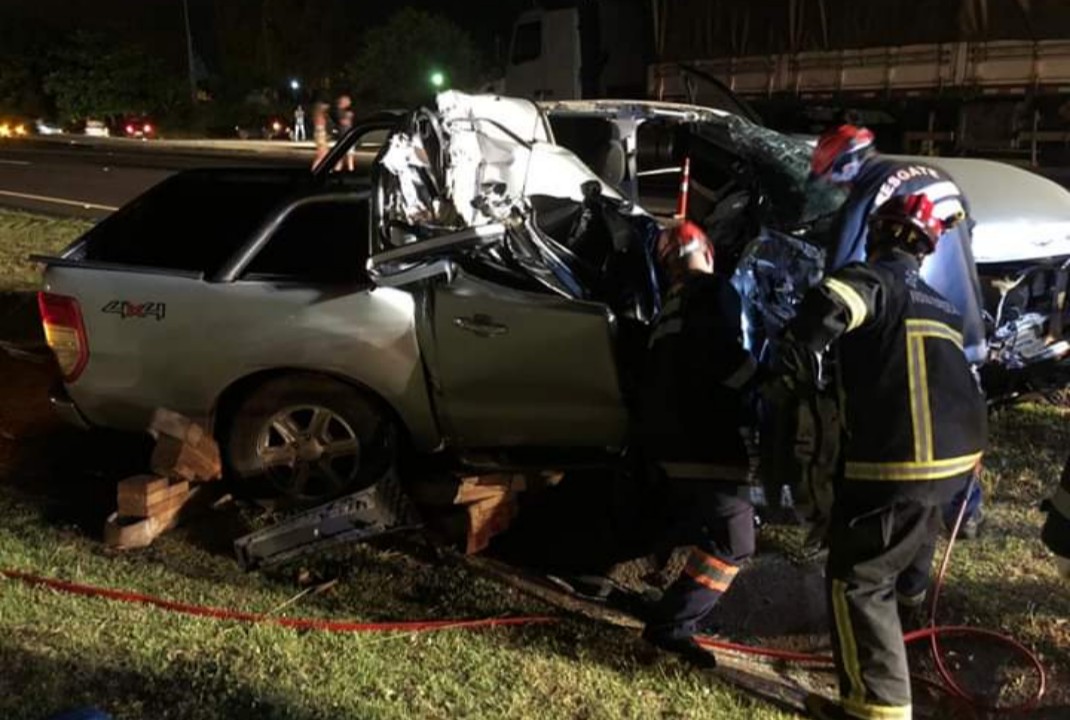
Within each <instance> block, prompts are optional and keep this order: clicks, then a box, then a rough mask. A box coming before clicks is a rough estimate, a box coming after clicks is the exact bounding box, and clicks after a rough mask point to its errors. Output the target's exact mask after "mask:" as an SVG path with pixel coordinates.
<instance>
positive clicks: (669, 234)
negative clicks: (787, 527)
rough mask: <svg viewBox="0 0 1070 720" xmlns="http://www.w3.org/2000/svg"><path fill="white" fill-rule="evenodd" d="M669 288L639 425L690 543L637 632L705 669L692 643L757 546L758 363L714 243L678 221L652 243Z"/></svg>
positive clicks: (679, 540)
mask: <svg viewBox="0 0 1070 720" xmlns="http://www.w3.org/2000/svg"><path fill="white" fill-rule="evenodd" d="M658 260H659V263H660V265H661V267H662V269H663V270H664V273H665V275H666V276H667V280H668V284H669V288H670V289H669V291H668V293H667V296H666V298H665V303H664V307H663V310H662V312H661V315H660V316H659V318H658V320H657V322H656V324H655V326H654V328H653V330H652V333H651V337H650V341H649V351H648V355H647V367H646V374H645V376H644V382H643V385H642V388H641V390H640V407H639V417H638V420H639V425H640V427H639V432H640V438H641V443H642V445H643V447H644V450H645V453H646V456H647V458H648V460H649V461H650V462H651V463H652V465H653V466H654V468H653V469H654V472H656V473H658V474H659V475H660V476H661V478H662V479H663V481H664V482H665V487H666V488H667V490H668V496H669V497H668V499H669V503H670V513H669V514H670V516H671V517H672V520H671V523H670V524H671V527H670V528H669V529H668V531H667V535H671V536H672V537H671V538H667V539H668V540H669V542H670V544H673V545H680V546H683V545H690V546H691V554H690V557H689V558H688V562H687V565H686V567H685V568H684V571H683V572H682V573H681V574H680V576H679V577H678V578H677V579H676V581H675V582H674V583H673V584H672V585H670V586H669V588H668V589H667V590H666V592H665V594H664V595H663V597H662V598H661V600H660V601H659V602H657V603H656V604H655V605H654V607H652V608H650V609H649V610H648V617H647V626H646V630H645V631H644V633H643V637H644V638H645V639H646V640H647V641H649V642H651V643H653V644H655V645H657V646H659V647H661V648H663V649H666V650H669V651H670V652H675V653H679V654H680V655H682V656H684V657H685V658H686V659H688V660H690V661H692V662H694V663H695V664H698V665H701V666H704V667H712V666H714V665H715V664H716V663H715V661H714V658H713V656H712V655H711V654H709V653H707V652H706V651H704V650H702V649H701V648H700V647H699V645H698V644H697V643H696V642H695V640H694V635H695V633H696V630H697V626H698V623H699V621H700V620H701V619H702V618H703V617H704V616H706V615H707V614H708V613H709V612H710V610H712V609H713V607H714V605H715V604H716V603H717V601H718V600H719V599H720V597H721V596H722V595H723V594H724V593H725V592H727V590H728V588H729V586H730V585H731V584H732V581H733V580H734V579H735V577H736V575H737V573H738V572H739V569H740V566H741V564H742V563H743V562H744V561H745V560H747V558H749V557H750V556H751V555H752V554H753V553H754V508H753V506H752V505H751V503H750V501H749V493H747V490H748V487H747V485H746V482H747V474H748V466H749V463H748V454H747V448H746V445H745V443H744V440H743V436H742V434H741V426H742V424H743V419H744V417H745V415H744V403H743V395H742V390H743V388H744V387H745V386H747V385H748V384H749V383H751V382H752V381H753V379H754V375H755V371H756V370H757V363H756V361H755V360H754V358H753V356H751V354H750V353H749V352H747V350H745V349H744V348H743V345H742V332H741V327H740V318H741V313H740V306H741V302H740V298H739V295H738V294H737V293H736V291H735V289H734V288H733V287H732V285H731V283H729V282H728V280H727V279H726V278H724V277H722V276H719V275H714V274H713V245H712V243H711V242H710V240H709V238H708V237H707V236H706V235H705V233H703V231H702V230H701V229H700V228H699V227H698V226H697V225H695V224H693V223H690V222H684V223H682V224H681V225H679V226H678V227H676V228H673V229H671V230H668V231H665V232H664V233H663V234H662V236H661V237H660V238H659V241H658Z"/></svg>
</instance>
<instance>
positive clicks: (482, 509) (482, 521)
mask: <svg viewBox="0 0 1070 720" xmlns="http://www.w3.org/2000/svg"><path fill="white" fill-rule="evenodd" d="M514 517H516V502H515V500H514V498H513V496H512V495H509V494H507V493H501V494H499V495H496V496H493V497H489V498H486V499H484V500H480V501H479V502H474V503H471V504H470V505H469V506H468V539H467V543H466V546H465V554H467V555H474V554H475V553H478V552H480V551H482V550H484V549H485V548H486V547H487V546H488V545H489V544H490V541H491V539H492V538H493V537H494V536H495V535H499V534H501V533H503V532H505V531H506V530H508V529H509V526H510V525H511V524H512V522H513V518H514Z"/></svg>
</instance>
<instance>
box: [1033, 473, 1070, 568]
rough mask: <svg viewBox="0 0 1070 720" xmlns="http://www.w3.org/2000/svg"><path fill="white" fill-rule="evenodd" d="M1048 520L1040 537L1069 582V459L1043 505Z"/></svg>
mask: <svg viewBox="0 0 1070 720" xmlns="http://www.w3.org/2000/svg"><path fill="white" fill-rule="evenodd" d="M1044 509H1045V510H1047V512H1048V519H1047V520H1046V521H1045V522H1044V529H1043V530H1042V531H1041V534H1040V537H1041V539H1042V540H1043V541H1044V544H1045V545H1047V546H1048V549H1049V550H1051V551H1052V552H1053V553H1055V565H1056V568H1057V569H1058V571H1059V574H1060V575H1061V576H1062V577H1063V578H1064V579H1066V580H1070V458H1068V459H1067V461H1066V467H1064V468H1063V477H1062V482H1060V483H1059V489H1058V490H1056V491H1055V495H1053V496H1052V498H1051V499H1050V500H1048V501H1046V502H1045V503H1044Z"/></svg>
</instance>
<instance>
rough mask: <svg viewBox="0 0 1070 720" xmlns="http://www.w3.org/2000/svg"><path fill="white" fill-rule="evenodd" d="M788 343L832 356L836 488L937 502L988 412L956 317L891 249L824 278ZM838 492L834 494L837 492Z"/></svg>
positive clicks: (959, 471)
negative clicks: (840, 435)
mask: <svg viewBox="0 0 1070 720" xmlns="http://www.w3.org/2000/svg"><path fill="white" fill-rule="evenodd" d="M787 339H788V341H789V342H791V343H795V344H796V345H797V346H801V347H802V348H804V349H805V351H807V352H813V353H818V352H822V351H824V350H825V349H826V348H828V347H829V345H830V344H832V343H833V342H835V343H836V344H835V348H834V349H835V352H834V354H833V358H834V363H835V365H836V382H837V384H838V392H839V395H840V405H841V421H842V423H843V427H844V440H843V450H842V455H843V463H844V467H843V478H844V485H843V488H844V490H845V492H846V493H848V494H850V495H855V494H856V489H857V491H858V492H859V493H861V496H862V497H864V498H867V500H868V501H878V502H883V501H886V500H888V499H892V498H895V497H904V496H909V497H913V498H918V499H921V500H926V501H934V502H943V501H945V500H947V499H949V498H950V496H951V495H953V494H954V492H955V491H956V490H958V489H959V487H960V486H959V484H958V483H944V482H941V481H943V480H950V479H960V478H962V477H964V476H965V475H967V474H968V473H969V472H970V471H971V470H972V469H973V468H974V466H976V465H977V463H978V461H979V460H980V458H981V453H982V451H983V450H984V449H985V444H986V441H987V431H988V428H987V409H986V405H985V401H984V397H983V395H982V393H981V390H980V386H979V384H978V382H977V379H976V377H975V375H974V373H973V372H972V370H971V368H970V365H969V363H968V362H967V360H966V357H965V355H964V354H963V349H962V318H961V316H960V315H959V313H958V312H957V310H956V309H955V308H954V307H953V306H952V305H951V304H950V303H949V302H948V301H947V300H945V299H944V298H943V297H941V296H940V294H939V293H937V292H936V291H935V290H933V289H932V288H931V287H929V286H928V285H927V284H926V283H925V281H924V280H922V279H921V278H920V277H919V275H918V263H917V261H915V260H914V258H912V257H910V256H909V255H906V254H905V253H900V252H893V253H890V254H889V255H887V256H885V257H883V258H881V259H879V260H877V261H875V262H872V263H870V264H863V263H853V264H850V265H847V266H846V267H844V268H843V269H842V270H840V271H839V272H836V273H833V274H832V275H829V276H827V277H826V278H825V279H824V280H823V281H822V282H821V283H820V284H819V285H818V286H816V287H815V288H813V289H812V290H811V291H810V292H809V293H807V295H806V297H805V298H804V299H803V302H802V303H801V305H800V307H799V312H798V314H797V315H796V317H795V318H794V319H793V320H792V322H791V324H789V326H788V338H787ZM837 492H840V491H839V490H837Z"/></svg>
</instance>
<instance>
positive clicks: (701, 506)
mask: <svg viewBox="0 0 1070 720" xmlns="http://www.w3.org/2000/svg"><path fill="white" fill-rule="evenodd" d="M666 482H667V483H668V488H669V494H670V502H671V507H672V509H673V512H672V513H671V514H670V523H671V525H670V527H669V528H668V532H669V535H668V538H670V539H669V540H668V541H667V542H668V543H671V544H672V545H674V546H676V545H690V546H691V549H690V554H689V556H688V559H687V565H686V566H685V567H684V570H683V572H681V573H680V576H679V577H678V578H677V579H676V580H675V581H674V582H673V584H672V585H670V586H669V588H668V589H667V590H666V591H665V594H664V596H663V597H662V598H661V600H660V601H659V602H658V603H657V604H656V606H655V607H654V608H653V610H652V612H651V616H650V618H649V621H648V623H647V631H648V633H651V634H653V635H658V636H661V637H663V638H668V639H684V638H689V637H691V636H692V635H694V634H695V633H696V632H697V631H698V624H699V622H700V621H701V620H702V618H704V617H705V616H706V615H707V614H708V613H709V612H710V611H711V610H712V609H713V607H714V605H716V604H717V601H718V600H720V599H721V596H722V595H724V593H725V592H727V591H728V587H729V586H730V585H731V584H732V581H733V580H734V579H735V577H736V574H737V573H738V572H739V569H740V566H741V564H742V563H743V562H744V561H745V560H746V559H747V558H749V557H750V556H751V555H753V554H754V506H753V505H751V503H750V501H749V499H748V498H747V495H746V494H745V493H747V491H748V487H747V486H745V485H740V484H738V483H729V482H717V481H711V480H699V479H677V478H672V479H668V480H667V481H666Z"/></svg>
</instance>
